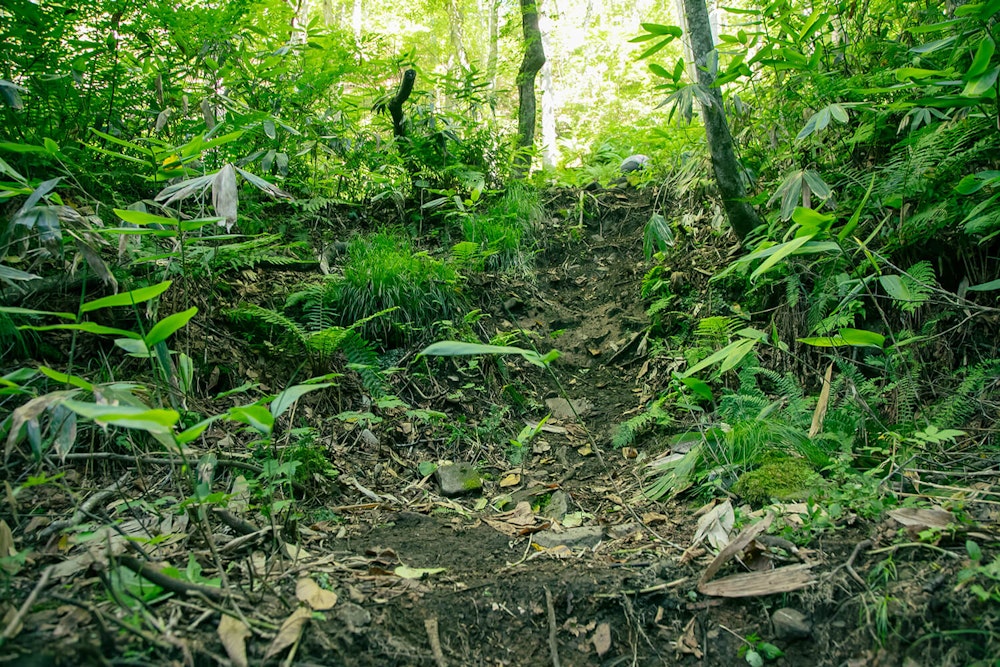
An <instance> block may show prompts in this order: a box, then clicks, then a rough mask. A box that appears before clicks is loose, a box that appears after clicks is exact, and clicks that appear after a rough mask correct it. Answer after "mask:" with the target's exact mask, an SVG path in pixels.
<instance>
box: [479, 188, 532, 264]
mask: <svg viewBox="0 0 1000 667" xmlns="http://www.w3.org/2000/svg"><path fill="white" fill-rule="evenodd" d="M541 217H542V208H541V206H540V205H539V203H538V192H537V191H536V190H535V189H534V188H532V187H530V186H526V185H523V184H520V183H517V184H514V185H512V186H511V187H510V188H508V190H507V192H505V193H504V195H503V196H502V197H501V198H500V199H499V200H497V202H496V203H494V204H493V205H492V206H490V208H489V209H488V210H487V211H486V212H485V213H477V214H473V215H470V216H467V217H465V218H464V219H463V220H462V233H463V234H464V236H465V240H466V241H468V242H471V243H474V244H476V245H477V246H478V247H479V249H480V251H481V252H482V253H483V255H484V257H485V268H488V269H499V270H504V271H507V270H526V269H527V268H528V265H529V258H530V253H531V248H530V245H531V244H532V242H533V234H532V232H533V230H534V227H535V226H536V225H537V224H538V222H540V220H541Z"/></svg>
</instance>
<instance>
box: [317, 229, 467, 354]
mask: <svg viewBox="0 0 1000 667" xmlns="http://www.w3.org/2000/svg"><path fill="white" fill-rule="evenodd" d="M322 289H323V298H322V301H323V306H324V307H325V308H328V309H329V313H330V316H331V317H332V318H333V319H334V320H335V321H336V322H337V323H338V324H340V325H341V326H350V325H351V324H353V323H354V322H357V321H358V320H361V319H364V318H366V317H370V316H372V315H374V314H376V313H378V312H380V311H384V310H387V309H390V308H395V309H396V310H393V311H392V312H390V313H387V314H386V315H384V316H382V317H379V318H376V319H374V320H372V321H371V322H369V323H367V324H365V325H364V327H363V329H362V332H363V334H364V336H365V338H367V339H369V340H375V341H378V342H379V343H381V344H382V345H383V346H384V347H386V348H389V347H394V346H396V345H398V344H401V343H404V342H407V341H408V340H410V339H411V338H412V337H413V336H414V334H416V333H417V332H418V331H419V330H420V329H421V328H423V327H425V326H427V325H429V324H431V323H433V322H437V321H438V320H443V319H451V318H453V317H455V316H456V315H458V314H459V313H460V312H461V310H462V307H463V306H464V302H465V299H464V296H463V294H462V291H461V276H460V275H459V273H458V271H457V270H455V268H454V267H453V266H451V265H450V264H447V263H445V262H443V261H441V260H439V259H435V258H433V257H431V256H430V255H428V254H427V253H426V252H417V250H416V248H414V246H413V242H412V241H411V240H410V239H409V238H408V237H406V236H405V235H403V234H402V233H400V232H395V231H383V232H378V233H376V234H372V235H370V236H358V237H355V238H354V239H353V240H352V241H351V242H350V243H349V244H348V246H347V257H346V260H345V262H344V265H343V275H342V276H340V277H339V278H337V279H335V280H333V281H331V282H329V283H327V284H326V285H324V286H323V288H322ZM300 294H301V293H300Z"/></svg>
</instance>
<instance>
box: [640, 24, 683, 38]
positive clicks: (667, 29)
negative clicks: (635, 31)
mask: <svg viewBox="0 0 1000 667" xmlns="http://www.w3.org/2000/svg"><path fill="white" fill-rule="evenodd" d="M639 25H640V26H641V27H642V29H643V30H645V31H646V32H648V33H652V34H654V35H671V36H673V37H680V36H681V35H683V34H684V31H683V30H681V29H680V28H679V27H677V26H675V25H660V24H659V23H640V24H639Z"/></svg>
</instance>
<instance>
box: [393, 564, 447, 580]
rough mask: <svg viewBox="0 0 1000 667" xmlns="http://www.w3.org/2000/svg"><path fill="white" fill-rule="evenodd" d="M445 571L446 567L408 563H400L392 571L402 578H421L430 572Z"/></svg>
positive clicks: (439, 572) (438, 572) (430, 573)
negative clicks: (419, 565)
mask: <svg viewBox="0 0 1000 667" xmlns="http://www.w3.org/2000/svg"><path fill="white" fill-rule="evenodd" d="M447 571H448V568H446V567H410V566H409V565H400V566H399V567H397V568H396V569H395V570H393V571H392V572H393V574H395V575H396V576H397V577H401V578H403V579H423V578H424V577H428V576H430V575H432V574H441V573H442V572H447Z"/></svg>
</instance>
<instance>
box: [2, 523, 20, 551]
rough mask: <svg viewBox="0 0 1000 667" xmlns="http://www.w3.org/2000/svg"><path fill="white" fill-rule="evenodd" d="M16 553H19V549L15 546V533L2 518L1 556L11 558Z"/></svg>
mask: <svg viewBox="0 0 1000 667" xmlns="http://www.w3.org/2000/svg"><path fill="white" fill-rule="evenodd" d="M15 555H17V550H16V549H15V548H14V534H13V533H12V532H11V530H10V526H8V525H7V522H6V521H4V520H3V519H0V558H9V557H10V556H15Z"/></svg>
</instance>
